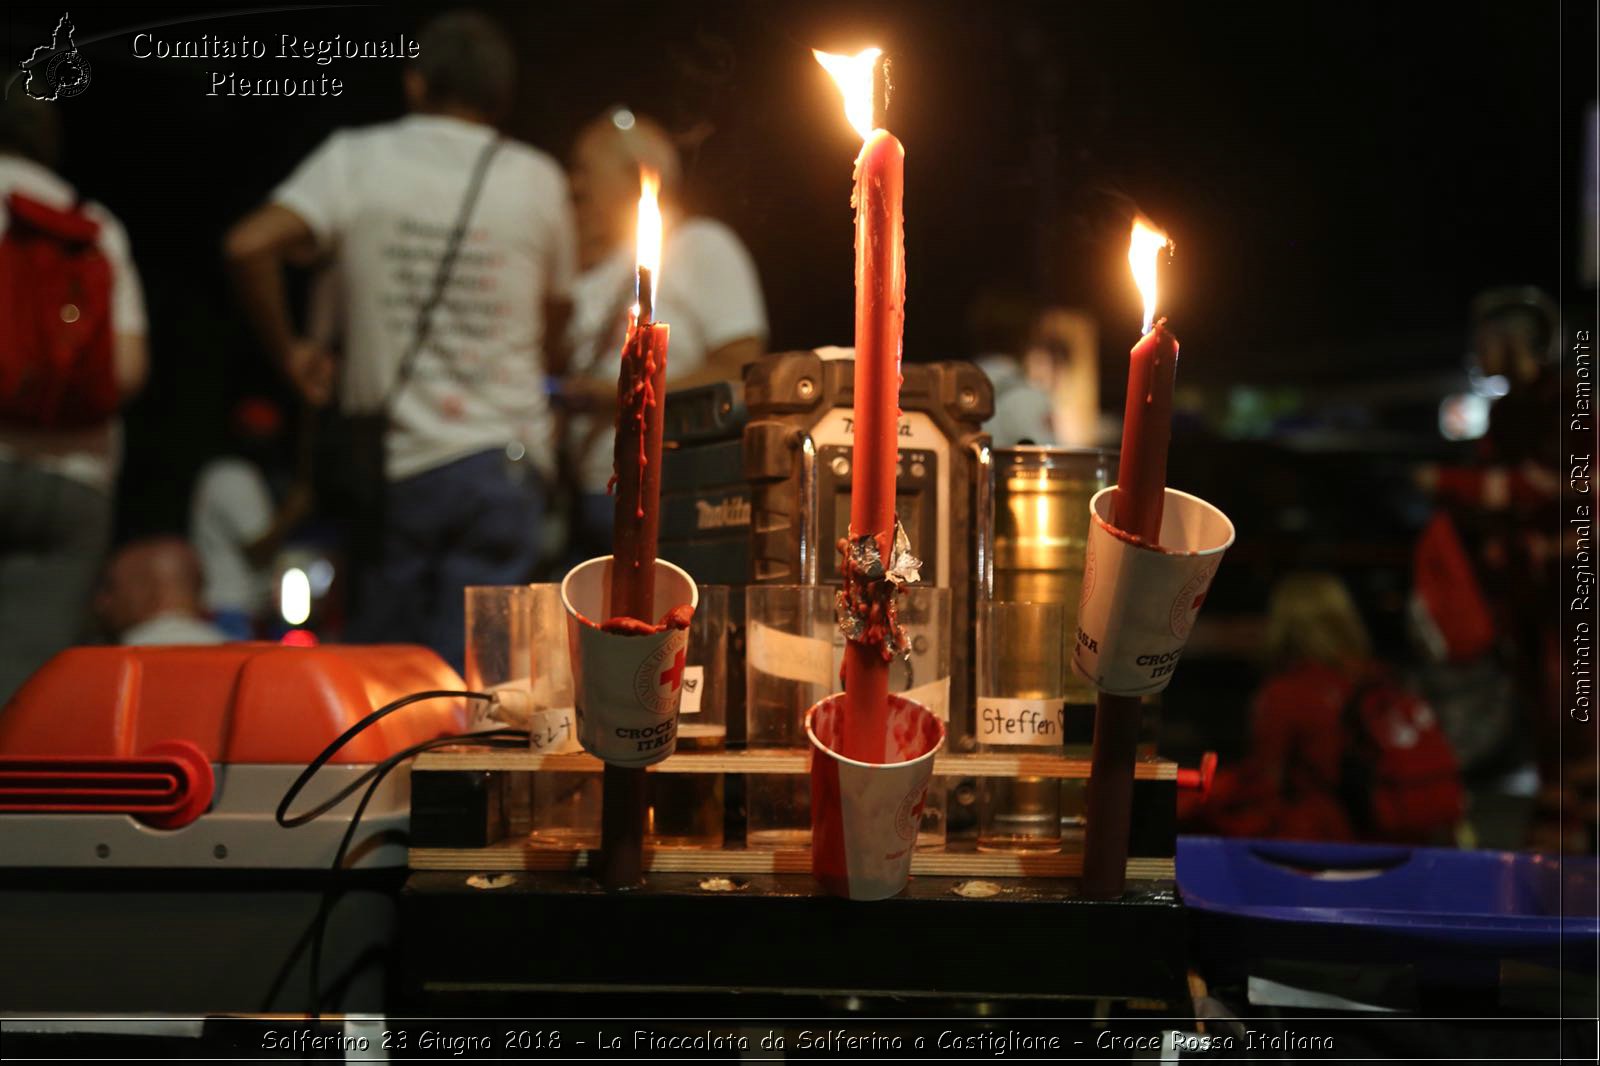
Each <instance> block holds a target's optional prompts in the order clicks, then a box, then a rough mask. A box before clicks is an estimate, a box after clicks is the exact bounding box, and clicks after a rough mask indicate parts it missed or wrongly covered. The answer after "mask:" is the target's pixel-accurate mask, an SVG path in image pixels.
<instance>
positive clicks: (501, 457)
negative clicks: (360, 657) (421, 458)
mask: <svg viewBox="0 0 1600 1066" xmlns="http://www.w3.org/2000/svg"><path fill="white" fill-rule="evenodd" d="M386 506H387V513H386V515H385V528H384V536H383V557H382V558H381V559H378V560H373V561H371V562H370V563H367V564H363V563H362V562H361V561H359V560H357V561H355V569H356V577H357V587H356V590H355V591H356V603H355V605H354V610H353V612H352V615H351V618H350V625H349V628H348V633H347V636H348V638H349V639H350V640H351V641H353V642H356V643H367V644H372V643H404V644H424V645H426V646H428V647H430V648H432V649H433V650H434V651H436V652H438V653H439V654H440V655H442V656H443V657H444V658H445V660H446V661H447V662H449V663H450V665H451V666H454V667H455V668H456V669H457V670H460V669H462V663H463V659H464V658H465V646H466V633H465V627H466V604H465V593H464V590H465V589H466V587H467V586H468V585H520V584H523V583H524V582H526V581H528V580H529V579H530V577H531V576H532V574H533V568H534V564H535V563H537V562H538V558H539V546H540V524H541V522H542V521H543V520H544V506H545V494H544V488H543V485H542V484H541V482H540V479H539V477H538V475H537V474H536V473H535V471H534V469H533V467H532V465H531V464H529V463H528V462H527V461H526V460H523V461H522V462H517V463H513V462H511V461H509V460H508V459H507V458H506V456H505V453H504V452H503V451H500V450H499V449H496V450H494V451H485V452H479V453H477V454H476V455H469V456H467V457H466V458H464V459H458V460H456V461H455V462H453V463H447V464H445V465H444V466H440V467H436V468H434V469H432V470H427V471H424V472H423V473H421V474H417V475H416V476H414V477H408V478H405V479H403V480H400V481H396V482H394V483H392V484H391V485H390V486H389V493H388V498H387V503H386Z"/></svg>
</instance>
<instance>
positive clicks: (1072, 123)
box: [4, 0, 1593, 539]
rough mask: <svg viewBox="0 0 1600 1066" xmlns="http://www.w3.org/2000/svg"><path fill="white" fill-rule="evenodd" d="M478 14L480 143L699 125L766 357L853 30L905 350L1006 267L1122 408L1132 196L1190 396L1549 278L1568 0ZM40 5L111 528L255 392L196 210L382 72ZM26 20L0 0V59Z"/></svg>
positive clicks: (285, 156) (302, 142)
mask: <svg viewBox="0 0 1600 1066" xmlns="http://www.w3.org/2000/svg"><path fill="white" fill-rule="evenodd" d="M485 6H487V7H488V8H489V9H490V10H492V11H494V13H495V14H497V15H498V16H499V17H500V18H501V19H502V21H503V22H504V23H505V25H506V27H507V29H508V31H509V32H510V34H511V36H512V38H513V39H514V42H515V47H516V51H517V54H518V56H519V58H520V61H521V64H522V83H521V86H520V89H519V94H518V103H517V106H516V108H515V110H514V113H513V115H512V117H511V119H510V121H509V127H510V131H511V132H512V133H513V134H515V135H517V136H519V137H521V138H523V139H526V140H527V141H529V142H530V143H532V144H534V145H536V146H538V147H540V148H543V149H545V150H547V151H549V152H551V153H553V154H555V155H557V156H564V155H565V153H566V150H567V148H568V146H569V144H570V142H571V139H572V137H573V134H574V133H575V132H576V130H577V129H578V127H579V126H581V125H582V124H583V123H584V122H585V121H587V120H588V119H590V118H591V117H593V116H594V115H595V114H596V113H598V112H599V111H600V110H601V109H602V108H604V107H606V106H607V105H609V104H612V103H618V102H626V103H628V104H629V105H631V106H632V107H634V108H635V109H636V110H638V111H641V112H646V113H652V114H654V115H656V116H658V117H659V118H661V119H662V120H663V121H664V122H666V123H667V124H668V125H669V127H671V128H673V129H675V130H679V131H683V130H687V129H691V128H696V129H699V130H700V131H702V132H703V133H705V134H706V136H705V137H704V140H703V142H702V144H701V146H700V147H699V148H698V149H697V150H695V151H693V152H691V154H690V156H689V158H688V159H687V164H688V167H687V171H688V178H689V180H688V186H689V194H690V197H691V199H692V201H693V203H694V205H695V206H697V207H698V208H699V209H701V210H703V211H705V212H707V213H709V214H712V215H715V216H717V217H720V218H721V219H723V220H724V221H726V222H728V223H729V224H731V225H732V226H733V227H734V228H735V229H736V230H737V231H738V232H739V233H740V235H741V236H742V237H743V238H744V240H745V241H746V243H747V244H748V245H749V247H750V248H751V250H752V252H753V253H754V255H755V258H756V261H757V264H758V266H759V268H760V271H761V275H762V280H763V283H764V287H765V291H766V297H767V302H768V310H769V314H770V317H771V322H772V344H773V347H774V348H775V349H780V350H781V349H784V348H793V347H809V346H813V345H816V344H822V343H841V342H842V343H848V342H849V338H850V336H851V307H852V302H851V300H852V297H851V289H850V277H851V274H850V262H851V237H852V229H851V222H850V209H849V204H848V197H849V190H850V167H851V160H852V157H853V154H854V151H855V147H856V143H857V142H856V139H855V134H854V133H853V132H852V131H850V130H849V128H848V127H847V126H846V124H845V122H844V119H843V117H842V115H841V113H840V107H839V103H838V98H837V95H836V93H835V91H834V89H833V87H832V85H831V84H830V83H829V82H828V80H827V78H826V76H825V75H824V74H823V72H822V71H821V70H820V68H818V67H817V66H816V64H815V63H814V62H813V60H812V59H811V56H810V54H809V48H810V47H811V46H813V45H815V46H819V47H823V48H826V49H829V50H833V51H846V50H849V51H853V50H855V49H856V48H858V47H860V46H862V45H864V44H866V43H878V44H880V45H881V46H883V47H884V48H885V49H886V50H887V51H888V52H889V53H890V54H891V57H892V59H893V63H894V66H893V76H894V83H895V94H894V97H893V102H892V106H891V109H890V112H889V120H888V125H889V126H890V128H892V129H893V130H894V131H895V132H896V133H898V134H899V136H900V137H901V138H902V140H903V141H904V142H905V144H906V148H907V195H906V212H907V234H908V237H907V243H908V247H907V255H908V262H909V285H910V289H909V307H908V318H907V327H906V352H907V357H908V358H910V359H919V360H920V359H935V358H952V357H959V356H965V355H970V354H973V353H972V352H971V351H970V346H969V344H968V342H967V339H966V336H965V332H964V310H965V308H966V306H967V304H968V302H969V301H970V299H971V297H972V296H973V295H974V293H975V292H977V291H978V290H979V288H980V287H983V286H986V285H997V284H998V285H1014V286H1018V287H1021V288H1024V289H1026V290H1028V291H1030V292H1032V294H1033V295H1034V296H1035V297H1037V298H1038V299H1040V300H1042V301H1047V302H1051V303H1061V304H1067V305H1073V306H1081V307H1085V308H1087V309H1089V310H1090V311H1092V312H1093V313H1094V314H1095V315H1096V316H1097V318H1098V319H1099V321H1100V323H1101V336H1102V348H1103V351H1102V353H1101V354H1102V361H1103V364H1104V368H1105V369H1104V374H1103V376H1104V380H1105V396H1104V402H1105V403H1106V404H1107V405H1108V406H1111V405H1120V393H1121V391H1122V385H1121V369H1122V366H1123V363H1122V359H1123V358H1124V356H1123V353H1124V352H1125V351H1126V348H1127V346H1128V344H1129V343H1130V342H1131V341H1132V340H1134V339H1135V335H1136V332H1137V326H1138V316H1139V308H1138V300H1137V296H1136V294H1135V293H1134V292H1133V290H1132V285H1131V282H1130V280H1129V277H1128V270H1127V266H1126V259H1125V254H1126V242H1127V225H1128V218H1129V215H1130V213H1131V211H1132V210H1133V208H1134V206H1135V205H1136V206H1137V207H1138V208H1139V209H1142V210H1143V211H1144V212H1146V213H1147V214H1148V215H1150V216H1151V217H1152V218H1154V219H1155V220H1157V221H1158V222H1159V223H1160V224H1161V225H1163V226H1165V227H1166V228H1167V229H1168V230H1169V231H1170V232H1171V234H1172V236H1173V238H1174V239H1175V241H1176V244H1177V257H1176V258H1175V260H1174V261H1173V263H1172V264H1171V266H1170V267H1169V268H1167V269H1166V272H1165V277H1164V284H1165V286H1166V289H1165V292H1164V293H1163V305H1164V311H1165V313H1167V314H1169V315H1170V316H1171V320H1172V322H1173V324H1174V326H1175V327H1176V330H1177V332H1178V333H1179V335H1180V336H1181V337H1182V339H1183V353H1184V364H1183V377H1182V381H1181V382H1180V384H1181V385H1182V386H1183V387H1184V388H1185V389H1188V390H1191V391H1193V392H1195V393H1199V394H1204V393H1210V394H1216V395H1221V394H1224V393H1226V392H1227V390H1229V389H1232V388H1235V387H1237V386H1239V385H1260V386H1264V387H1282V386H1285V385H1287V386H1290V387H1294V388H1298V389H1300V390H1311V391H1315V390H1318V389H1322V388H1325V387H1330V386H1336V387H1337V388H1339V389H1343V390H1346V394H1347V396H1348V403H1350V404H1352V405H1354V406H1356V407H1359V406H1360V405H1361V404H1362V403H1363V402H1364V401H1363V398H1362V397H1363V392H1362V390H1363V389H1366V388H1368V387H1369V386H1371V387H1381V386H1382V385H1383V383H1385V382H1391V383H1392V382H1393V381H1395V380H1400V379H1406V378H1408V377H1415V376H1423V377H1426V376H1427V375H1438V374H1441V373H1443V374H1449V373H1454V372H1456V371H1457V370H1458V369H1459V367H1460V366H1461V361H1462V358H1463V353H1464V347H1465V343H1466V323H1467V305H1468V302H1469V300H1470V298H1471V297H1472V295H1473V294H1474V293H1476V292H1478V291H1480V290H1482V289H1484V288H1486V287H1489V286H1493V285H1500V284H1506V283H1532V284H1537V285H1540V286H1542V287H1544V288H1546V289H1548V290H1550V291H1551V292H1552V293H1555V292H1556V291H1557V290H1558V289H1562V288H1564V289H1565V290H1566V291H1567V295H1568V296H1569V297H1570V296H1572V295H1574V293H1573V289H1574V282H1573V277H1572V264H1573V262H1574V261H1575V256H1574V255H1573V254H1572V253H1571V249H1572V246H1573V243H1574V239H1575V237H1576V234H1577V221H1576V211H1577V206H1578V198H1577V191H1578V185H1579V172H1578V170H1577V167H1576V154H1577V153H1576V148H1575V146H1577V145H1580V144H1581V143H1582V140H1581V135H1580V134H1581V120H1582V109H1583V106H1584V104H1585V103H1586V101H1587V100H1588V99H1590V98H1591V97H1592V96H1593V90H1592V87H1591V83H1592V80H1593V79H1592V70H1593V68H1592V62H1593V47H1592V45H1593V30H1592V26H1593V23H1592V19H1593V9H1592V6H1590V5H1584V4H1567V5H1565V7H1562V6H1561V5H1558V4H1557V3H1555V2H1553V0H1544V2H1537V3H1518V4H1513V3H1510V2H1480V3H1449V4H1446V3H1406V4H1393V3H1341V4H1337V5H1333V4H1310V3H1304V4H1300V3H1293V4H1288V3H1277V4H1248V3H1241V4H1227V5H1216V4H1195V3H1177V2H1173V3H1158V2H1151V0H1145V2H1135V3H1118V4H1110V3H1096V4H1090V3H1061V2H1055V3H1022V2H1012V3H974V2H966V3H955V2H937V0H922V2H900V3H863V2H859V0H857V2H851V3H841V2H826V0H825V2H809V3H751V2H745V3H734V2H702V3H675V2H672V0H659V2H656V3H651V4H637V3H615V2H586V3H579V4H561V5H556V4H517V5H500V6H495V5H485ZM71 10H72V13H73V17H74V19H75V21H76V23H77V26H78V38H79V40H80V43H81V42H83V41H85V40H87V39H88V38H91V37H95V36H99V35H102V34H106V33H110V32H113V31H115V30H118V29H121V28H129V32H127V33H125V34H123V35H120V36H115V37H110V38H108V39H105V40H100V41H96V42H94V43H87V44H83V52H84V55H85V56H86V57H87V58H88V59H89V61H90V62H91V63H92V64H93V83H92V85H91V86H90V88H89V89H88V91H87V92H86V93H84V94H83V95H82V96H80V97H78V98H76V99H73V100H70V101H67V102H66V103H65V104H64V105H63V110H64V111H65V114H66V119H67V123H68V146H67V152H66V160H65V167H64V169H65V171H66V174H67V176H68V177H69V178H70V179H72V180H73V181H74V182H76V183H77V184H78V185H79V186H80V187H81V188H82V189H83V190H84V191H85V192H86V193H87V194H88V195H90V196H92V197H94V198H97V199H99V200H101V201H103V202H104V203H106V204H107V205H108V206H110V207H111V208H112V209H113V210H114V211H115V212H116V213H117V214H118V215H120V216H121V218H122V219H123V220H124V222H125V223H126V225H127V228H128V230H129V233H130V235H131V238H132V242H133V248H134V254H135V257H136V259H137V261H138V264H139V267H140V269H141V271H142V273H143V276H144V281H145V285H146V289H147V296H148V301H149V306H150V314H151V341H152V350H153V353H154V371H153V377H152V379H151V383H150V386H149V388H148V389H147V390H146V392H145V394H144V396H143V397H142V398H141V399H140V400H139V401H138V402H137V403H136V404H135V405H134V407H133V408H132V410H131V411H130V413H129V418H128V455H127V462H126V465H125V470H124V479H123V485H122V492H121V507H120V523H119V525H120V529H121V532H122V533H123V535H125V536H127V535H133V534H136V533H143V532H149V531H153V530H161V529H173V528H182V525H183V523H184V521H185V509H186V500H187V493H188V487H189V482H190V480H191V478H192V475H193V473H194V471H195V470H196V469H197V468H198V466H199V464H200V462H201V461H202V460H203V459H204V458H205V457H206V456H207V455H208V454H210V453H212V452H214V451H215V450H217V449H218V448H220V447H221V446H222V444H223V440H224V414H225V412H226V410H227V407H228V405H229V403H230V401H231V399H232V398H233V397H235V396H237V395H239V394H240V393H241V392H243V391H246V390H259V389H278V390H279V393H278V394H279V395H286V394H284V393H282V391H281V387H280V386H279V385H278V383H277V381H276V378H275V376H274V375H273V373H272V372H271V371H270V369H269V368H267V367H266V366H265V364H264V361H263V359H262V357H261V355H260V353H259V352H258V350H257V349H256V348H255V346H254V345H253V343H252V341H251V339H250V337H249V335H248V334H247V333H246V331H245V330H244V329H243V327H242V325H241V322H240V319H239V317H238V315H237V314H236V313H235V310H234V308H233V305H232V302H231V299H230V296H229V293H228V291H227V289H226V287H225V284H224V279H223V274H222V271H221V269H220V264H219V257H218V245H219V241H220V238H221V235H222V233H223V231H224V228H225V227H226V226H227V225H228V224H229V223H230V222H231V221H232V220H234V219H235V218H237V217H238V216H239V215H240V214H241V213H243V212H244V211H246V210H247V209H248V208H250V207H251V206H252V205H254V204H256V203H258V202H259V201H260V200H261V199H262V197H263V195H264V194H265V193H266V192H267V191H268V190H269V189H270V188H271V186H272V185H273V184H274V183H275V182H276V181H278V180H279V179H281V178H282V177H283V176H284V175H285V174H286V173H287V172H288V171H289V170H290V168H291V167H292V166H293V165H294V164H295V163H296V162H297V161H298V160H300V159H301V158H302V157H303V156H304V155H305V154H306V153H307V152H308V151H310V150H311V149H312V148H313V147H314V146H315V145H316V144H317V143H319V142H320V141H321V140H322V138H323V137H324V136H326V135H327V133H328V132H329V131H331V130H333V129H334V128H336V127H339V126H343V125H351V124H359V123H366V122H373V121H379V120H383V119H387V118H391V117H394V116H395V115H397V114H398V113H399V112H400V110H401V93H400V77H399V76H400V64H399V63H397V62H383V61H373V60H367V61H361V60H342V61H337V62H335V63H334V64H333V65H332V66H329V67H316V66H314V65H312V64H310V63H306V62H304V61H300V62H295V61H290V60H283V61H279V60H268V61H262V62H259V63H250V62H240V61H233V60H222V61H208V60H170V59H169V60H154V59H150V60H136V59H134V58H133V57H132V54H131V47H130V46H131V42H132V29H131V28H133V27H137V26H142V25H148V24H153V23H160V22H165V21H169V20H172V19H183V18H194V17H195V16H197V15H206V14H221V13H224V12H226V11H227V10H229V9H227V8H223V7H219V6H208V7H178V6H163V5H137V6H134V5H118V6H116V7H114V8H112V7H107V8H98V9H96V8H87V7H81V6H76V5H75V6H73V7H72V9H71ZM434 10H438V6H433V5H429V6H419V7H405V8H398V7H387V6H383V7H379V6H368V7H345V8H339V9H332V8H328V9H321V10H307V11H293V12H277V13H269V14H254V15H242V16H231V17H228V18H223V19H211V20H205V21H193V22H188V23H186V24H184V25H174V26H166V27H164V28H161V29H158V30H155V31H154V32H156V33H157V34H159V35H161V36H163V37H165V38H168V39H192V38H194V37H197V36H199V35H201V34H207V33H216V34H219V35H223V36H234V37H237V36H238V35H239V34H241V33H249V34H250V35H251V36H253V37H257V38H265V39H268V40H269V41H274V42H275V40H276V35H277V34H278V33H293V34H296V35H299V36H302V37H325V36H329V37H331V36H332V35H334V34H343V35H344V36H346V37H347V38H358V39H364V38H380V37H385V36H393V35H395V34H397V33H399V32H402V31H414V30H415V28H416V27H417V25H418V24H419V23H420V22H421V21H422V19H424V18H425V17H426V15H427V14H428V13H430V12H431V11H434ZM59 14H60V11H59V9H58V8H57V7H54V6H51V7H17V6H14V5H13V6H10V7H8V9H7V13H6V15H5V17H4V19H5V26H4V38H5V42H4V43H5V45H6V47H7V51H8V54H9V57H10V59H9V65H10V69H15V66H14V64H15V63H16V62H17V61H18V60H20V59H21V58H24V57H26V56H27V55H28V53H29V52H30V51H31V49H32V48H33V47H34V46H35V45H36V44H39V43H43V42H44V41H45V40H47V39H48V37H49V33H50V30H51V28H52V27H53V26H54V23H55V20H56V18H57V17H58V16H59ZM1563 17H1565V18H1566V19H1567V21H1568V23H1569V25H1568V27H1567V30H1566V34H1565V43H1566V48H1567V52H1568V55H1567V58H1566V63H1567V64H1568V69H1567V70H1566V71H1565V77H1564V78H1563V70H1562V44H1563V36H1562V32H1561V25H1560V23H1561V19H1562V18H1563ZM1575 64H1576V65H1575ZM1584 64H1588V67H1587V71H1588V73H1587V74H1585V73H1584V71H1583V70H1582V69H1580V68H1582V67H1583V65H1584ZM213 69H229V70H236V71H238V72H239V73H240V74H241V75H250V76H290V75H296V74H298V75H301V76H310V75H314V74H319V73H323V72H327V73H331V74H333V75H335V76H338V77H340V78H342V79H344V81H345V83H346V90H345V93H344V95H343V96H341V97H338V98H279V97H273V98H227V97H211V96H207V95H206V92H207V89H208V87H209V79H208V76H207V71H209V70H213ZM12 91H20V86H18V87H15V88H13V90H12ZM1564 153H1565V154H1564ZM1563 242H1564V243H1565V248H1566V251H1565V253H1564V252H1563V248H1562V245H1563ZM1579 295H1582V294H1579ZM1585 298H1587V297H1585ZM1351 390H1353V391H1351ZM1432 403H1433V400H1432V398H1431V397H1430V398H1429V402H1428V403H1427V404H1424V405H1422V406H1421V407H1420V408H1419V409H1418V410H1417V411H1415V412H1412V414H1411V415H1409V416H1407V417H1410V418H1412V419H1413V420H1414V421H1416V422H1417V424H1416V425H1414V426H1411V427H1409V428H1411V429H1413V430H1415V431H1416V432H1417V434H1418V439H1422V438H1425V437H1427V436H1428V435H1430V434H1432V417H1433V414H1432V406H1431V404H1432ZM1210 454H1211V455H1212V460H1208V463H1209V462H1210V461H1215V460H1217V459H1221V460H1223V461H1226V452H1225V450H1224V451H1218V452H1215V453H1210ZM1183 462H1184V460H1183V459H1182V457H1181V456H1179V457H1177V458H1175V463H1177V464H1178V465H1179V466H1180V467H1181V465H1182V463H1183ZM1197 476H1198V475H1197ZM1304 476H1306V473H1305V469H1304V468H1302V469H1301V470H1300V471H1299V472H1298V473H1296V475H1295V477H1296V479H1297V480H1298V479H1300V478H1303V477H1304ZM1174 480H1175V482H1177V483H1182V482H1181V481H1178V479H1177V476H1176V475H1175V479H1174ZM1241 539H1243V537H1242V536H1241Z"/></svg>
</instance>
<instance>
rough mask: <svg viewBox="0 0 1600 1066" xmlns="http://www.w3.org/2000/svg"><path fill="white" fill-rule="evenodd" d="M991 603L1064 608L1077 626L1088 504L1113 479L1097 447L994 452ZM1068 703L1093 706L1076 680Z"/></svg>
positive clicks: (1113, 467) (1088, 689)
mask: <svg viewBox="0 0 1600 1066" xmlns="http://www.w3.org/2000/svg"><path fill="white" fill-rule="evenodd" d="M994 456H995V458H994V480H995V516H994V598H995V599H996V600H1001V601H1009V602H1013V603H1064V604H1066V605H1067V612H1066V624H1067V626H1068V627H1069V628H1070V629H1071V630H1073V631H1075V630H1076V628H1077V624H1078V593H1079V592H1080V591H1081V590H1082V588H1083V553H1084V549H1085V547H1086V546H1087V544H1088V542H1089V499H1090V497H1092V496H1093V495H1094V494H1095V493H1096V492H1099V491H1100V490H1101V489H1103V488H1105V487H1106V486H1107V485H1110V484H1113V483H1114V482H1115V481H1116V479H1117V453H1116V452H1114V451H1107V450H1104V449H1100V448H1031V447H1019V448H999V449H996V450H995V453H994ZM1067 696H1068V697H1069V698H1070V699H1072V700H1073V701H1074V702H1079V701H1081V702H1085V703H1092V702H1094V689H1093V687H1092V686H1090V685H1089V684H1088V683H1087V682H1085V681H1083V680H1081V679H1079V678H1078V677H1077V676H1076V675H1073V676H1071V677H1069V678H1068V689H1067Z"/></svg>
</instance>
